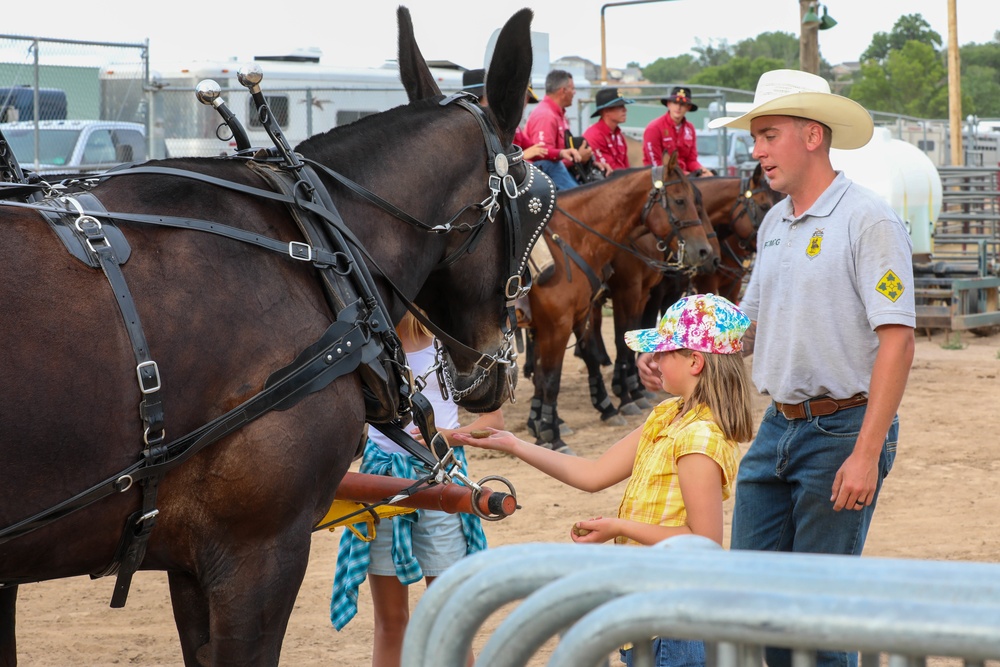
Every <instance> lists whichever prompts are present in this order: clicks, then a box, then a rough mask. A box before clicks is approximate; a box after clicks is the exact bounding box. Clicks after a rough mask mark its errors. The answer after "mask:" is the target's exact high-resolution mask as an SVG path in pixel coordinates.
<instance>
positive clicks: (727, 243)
mask: <svg viewBox="0 0 1000 667" xmlns="http://www.w3.org/2000/svg"><path fill="white" fill-rule="evenodd" d="M695 187H697V188H698V190H699V191H700V192H701V196H702V201H703V202H704V204H703V205H704V207H705V213H706V214H707V215H708V217H709V218H710V219H711V220H712V224H713V226H714V227H715V231H716V233H717V234H718V236H719V245H720V248H721V259H722V261H721V264H720V266H719V268H718V270H716V271H715V272H714V273H713V274H710V275H703V276H698V277H697V279H696V287H697V288H698V291H699V292H702V293H705V292H712V293H714V294H718V295H720V296H724V297H726V298H727V299H729V300H730V301H732V302H733V303H738V302H739V298H740V295H741V293H742V288H743V283H744V282H745V279H746V278H747V277H748V276H749V273H750V268H751V264H752V262H753V258H754V255H755V254H756V252H757V230H758V229H759V228H760V223H761V222H763V221H764V216H765V215H766V214H767V212H768V211H769V210H771V207H773V206H774V205H775V204H776V203H778V202H779V201H781V199H782V198H783V197H784V195H783V194H782V193H780V192H776V191H775V190H772V189H771V186H770V185H769V184H768V182H767V178H766V177H765V176H764V174H763V172H762V170H761V168H760V165H757V167H756V168H755V169H754V170H753V173H751V174H750V175H749V176H747V177H742V178H741V177H735V176H733V177H728V176H722V177H718V178H700V179H696V181H695Z"/></svg>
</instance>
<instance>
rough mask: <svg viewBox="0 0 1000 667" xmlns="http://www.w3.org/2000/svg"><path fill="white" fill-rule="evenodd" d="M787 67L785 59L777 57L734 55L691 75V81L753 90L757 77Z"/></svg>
mask: <svg viewBox="0 0 1000 667" xmlns="http://www.w3.org/2000/svg"><path fill="white" fill-rule="evenodd" d="M783 67H786V65H785V63H784V61H781V60H778V59H777V58H754V59H752V60H751V59H750V58H744V57H741V56H737V57H734V58H732V59H730V60H729V62H727V63H726V64H724V65H715V66H713V67H706V68H705V69H703V70H701V71H700V72H698V73H697V74H696V75H694V76H693V77H691V79H690V82H691V83H692V84H697V85H699V86H722V87H725V88H739V89H742V90H753V89H754V88H756V87H757V79H759V78H760V75H761V74H763V73H764V72H767V71H769V70H772V69H781V68H783Z"/></svg>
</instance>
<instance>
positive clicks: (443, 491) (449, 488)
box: [335, 472, 517, 517]
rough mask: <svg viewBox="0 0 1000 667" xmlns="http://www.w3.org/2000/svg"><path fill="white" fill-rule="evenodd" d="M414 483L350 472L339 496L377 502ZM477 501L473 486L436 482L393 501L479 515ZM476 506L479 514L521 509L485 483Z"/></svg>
mask: <svg viewBox="0 0 1000 667" xmlns="http://www.w3.org/2000/svg"><path fill="white" fill-rule="evenodd" d="M411 484H413V480H411V479H400V478H398V477H385V476H382V475H367V474H363V473H357V472H349V473H347V475H345V476H344V479H343V481H342V482H341V483H340V486H339V487H338V488H337V494H336V496H335V497H336V498H339V499H342V500H355V501H359V502H366V503H376V502H379V501H382V500H385V499H386V498H391V497H392V496H395V495H396V494H398V493H399V492H401V491H402V490H403V489H405V488H407V487H408V486H410V485H411ZM473 502H474V500H473V493H472V489H470V488H469V487H467V486H461V485H460V484H436V485H434V486H431V487H429V488H426V489H422V490H420V491H417V492H416V493H414V494H413V495H411V496H408V497H406V498H403V499H400V500H399V501H397V502H395V503H392V504H393V505H398V506H400V507H413V508H416V509H431V510H441V511H443V512H449V513H451V514H456V513H459V512H462V513H465V514H477V512H476V511H475V510H474V509H473ZM476 508H477V509H478V510H479V512H478V513H482V514H485V515H494V516H505V517H506V516H510V515H511V514H513V513H514V511H515V510H516V509H517V499H516V498H515V497H514V496H512V495H510V494H508V493H503V492H499V491H493V490H492V489H490V488H489V487H485V486H484V487H482V493H481V494H480V495H479V498H478V501H477V502H476Z"/></svg>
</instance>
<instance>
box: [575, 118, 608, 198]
mask: <svg viewBox="0 0 1000 667" xmlns="http://www.w3.org/2000/svg"><path fill="white" fill-rule="evenodd" d="M586 142H587V140H586V139H584V138H583V137H574V136H573V135H572V134H571V133H570V131H569V130H566V147H567V148H576V149H579V148H580V146H582V145H583V144H585V143H586ZM569 173H570V175H572V176H573V178H575V179H576V182H577V183H579V184H580V185H584V184H586V183H593V182H595V181H603V180H604V178H605V176H604V172H603V171H601V169H600V167H598V166H597V162H596V161H594V158H593V157H591V158H590V159H589V160H587V161H586V162H575V163H573V166H571V167H569Z"/></svg>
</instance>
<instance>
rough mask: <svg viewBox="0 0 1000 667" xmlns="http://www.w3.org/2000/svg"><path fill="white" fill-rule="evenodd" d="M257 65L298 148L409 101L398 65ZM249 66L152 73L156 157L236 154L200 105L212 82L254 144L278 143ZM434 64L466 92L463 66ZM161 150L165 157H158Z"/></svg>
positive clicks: (205, 65) (112, 82)
mask: <svg viewBox="0 0 1000 667" xmlns="http://www.w3.org/2000/svg"><path fill="white" fill-rule="evenodd" d="M254 62H255V63H256V64H258V65H259V66H260V67H261V69H262V70H263V74H264V79H263V81H262V82H261V86H260V87H261V89H262V91H263V93H264V97H265V99H266V100H267V104H268V107H269V108H270V110H271V113H272V115H273V117H274V119H275V120H276V121H277V122H278V125H279V126H280V127H281V130H282V132H283V133H284V135H285V136H286V138H287V139H288V141H289V143H290V144H291V145H292V146H295V145H296V144H298V143H299V142H301V141H303V140H305V139H307V138H308V137H310V136H312V135H314V134H318V133H320V132H325V131H327V130H329V129H332V128H334V127H338V126H341V125H346V124H348V123H351V122H353V121H355V120H358V119H359V118H363V117H364V116H368V115H371V114H374V113H378V112H380V111H385V110H386V109H391V108H392V107H396V106H399V105H401V104H406V103H407V101H408V100H407V96H406V91H405V90H404V89H403V86H402V84H401V83H400V79H399V67H398V65H397V63H396V62H395V61H388V62H386V63H385V64H384V65H383V66H381V67H373V68H360V67H357V68H352V67H335V66H328V65H321V64H320V62H319V54H318V52H314V51H305V52H300V53H297V54H293V55H287V56H264V57H261V56H258V57H256V58H255V59H254ZM242 64H243V63H239V62H235V61H232V62H199V63H192V64H184V65H166V66H162V67H155V68H153V69H151V71H150V81H149V88H150V90H151V92H152V95H150V97H149V99H150V102H149V103H148V104H149V106H150V107H151V109H150V113H149V117H150V121H151V122H150V126H151V132H152V134H153V138H154V141H153V142H151V144H152V146H153V153H154V154H153V155H152V157H211V156H216V155H223V154H227V153H231V152H232V151H233V150H235V148H236V142H235V141H234V140H233V139H232V137H231V136H230V133H229V131H228V128H227V127H225V126H222V125H220V119H219V115H218V114H217V113H216V111H215V109H214V108H212V107H210V106H206V105H203V104H199V103H198V102H197V100H196V98H195V89H196V87H197V85H198V84H199V83H200V82H201V81H203V80H206V79H211V80H214V81H215V82H216V83H218V84H219V86H220V87H221V89H222V99H223V100H224V102H225V103H226V105H227V106H228V107H229V109H230V110H231V111H232V112H233V114H234V115H235V116H236V118H237V119H239V121H240V122H241V123H242V124H243V127H244V128H245V129H246V131H247V134H248V135H249V137H250V142H251V144H252V145H254V146H268V145H270V143H271V140H270V139H269V138H268V135H267V133H266V132H265V130H264V126H263V125H262V123H261V121H260V118H259V117H258V115H257V110H256V106H255V105H254V102H253V100H252V98H251V96H250V92H249V91H248V90H247V89H246V88H245V87H243V86H242V85H240V83H239V81H238V80H237V72H238V71H239V69H240V67H241V65H242ZM430 64H431V72H432V73H433V75H434V77H435V79H436V80H437V84H438V86H439V87H440V88H441V90H442V91H443V92H444V93H445V94H449V93H453V92H455V91H457V90H459V89H461V87H462V71H463V68H461V67H459V66H457V65H454V64H453V63H449V62H436V63H430ZM136 76H137V74H136V73H135V72H129V71H127V70H116V71H110V70H109V71H107V72H105V73H103V74H102V91H103V94H104V95H105V96H111V95H117V96H119V97H120V96H121V95H122V94H123V93H122V91H123V90H124V89H126V88H129V87H131V88H132V89H133V90H134V84H133V82H134V81H135V77H136ZM157 146H160V147H161V149H162V150H164V152H165V155H156V154H155V153H156V150H157V148H156V147H157Z"/></svg>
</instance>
